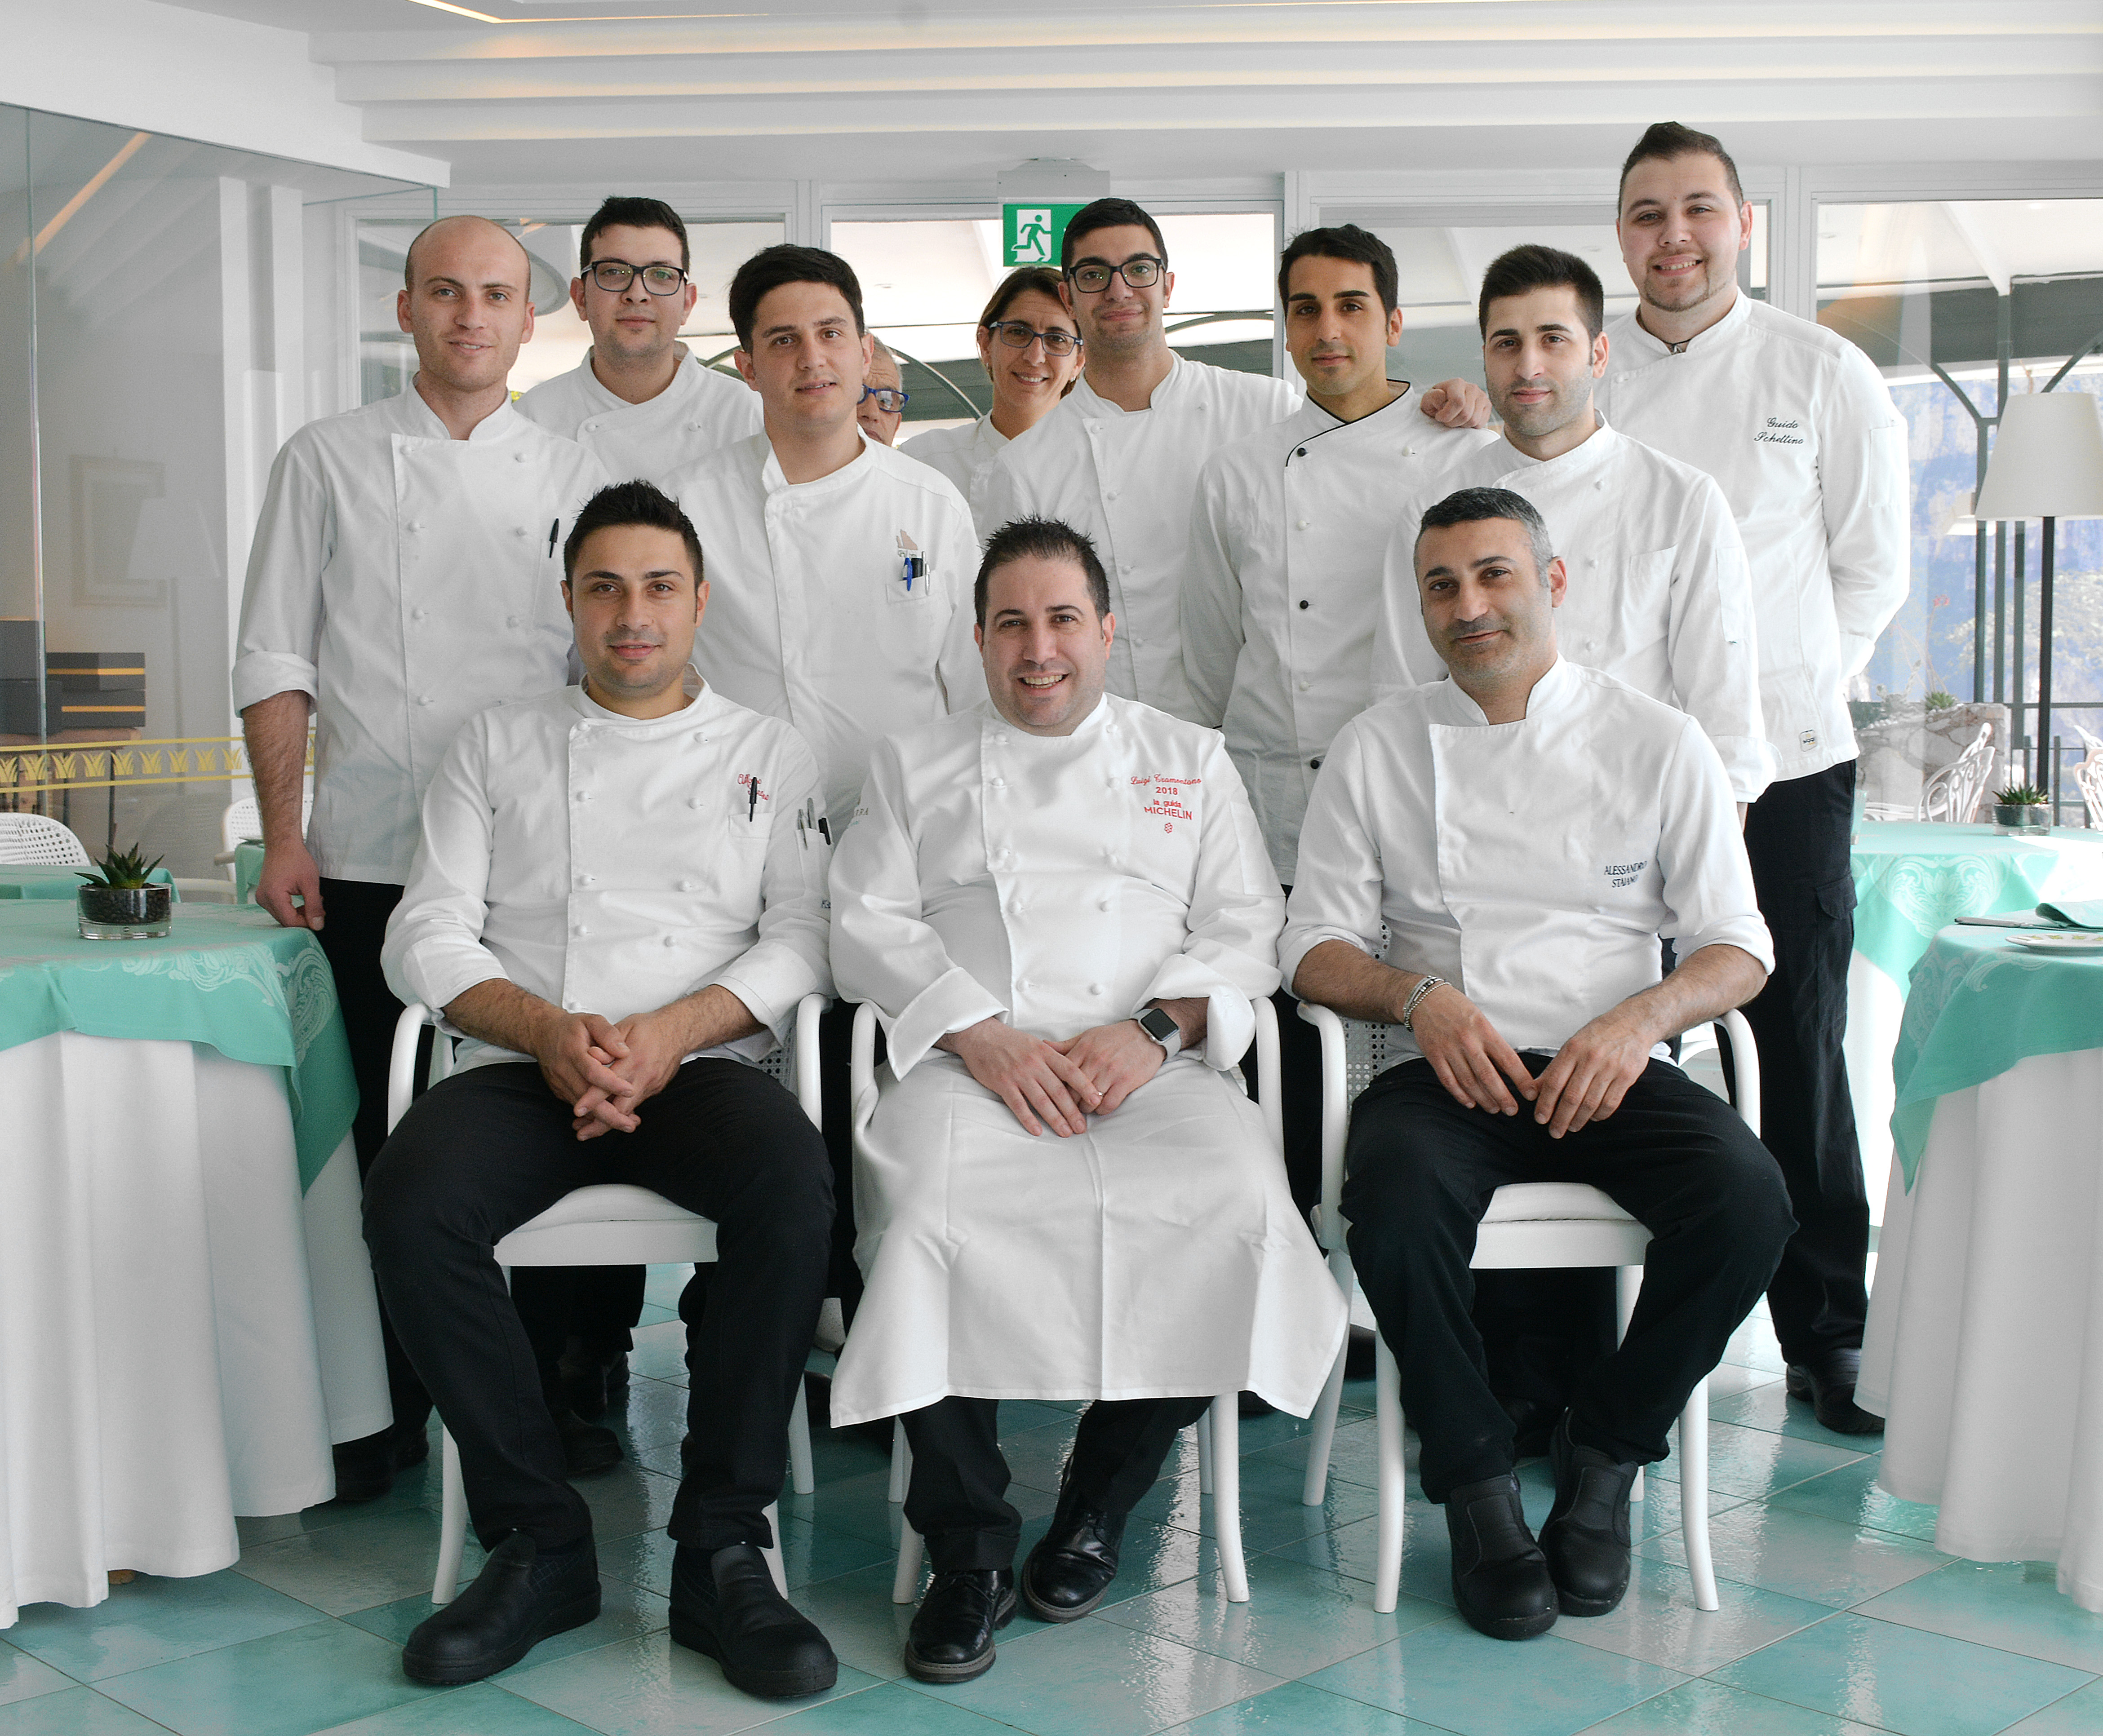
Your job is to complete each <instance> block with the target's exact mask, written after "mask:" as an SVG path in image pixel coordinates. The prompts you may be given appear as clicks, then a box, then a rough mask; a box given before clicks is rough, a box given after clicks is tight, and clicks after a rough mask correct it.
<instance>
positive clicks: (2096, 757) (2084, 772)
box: [2069, 719, 2103, 832]
mask: <svg viewBox="0 0 2103 1736" xmlns="http://www.w3.org/2000/svg"><path fill="white" fill-rule="evenodd" d="M2069 721H2072V720H2071V719H2070V720H2069ZM2073 727H2074V734H2075V735H2079V737H2080V738H2081V740H2082V744H2083V746H2084V747H2086V748H2087V750H2088V751H2087V753H2086V754H2084V755H2083V757H2082V758H2081V759H2080V760H2079V761H2078V762H2077V763H2076V764H2075V766H2074V788H2076V789H2078V790H2079V791H2080V792H2081V805H2082V806H2083V807H2084V808H2086V809H2087V810H2088V824H2089V828H2090V829H2091V830H2092V831H2099V832H2103V739H2098V738H2097V737H2096V736H2094V735H2090V734H2089V732H2088V731H2087V730H2084V729H2083V728H2082V726H2080V725H2079V724H2078V723H2076V724H2074V726H2073Z"/></svg>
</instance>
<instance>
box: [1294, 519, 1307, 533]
mask: <svg viewBox="0 0 2103 1736" xmlns="http://www.w3.org/2000/svg"><path fill="white" fill-rule="evenodd" d="M1292 528H1293V529H1294V530H1296V531H1304V530H1305V529H1306V528H1307V521H1306V520H1305V519H1304V518H1301V519H1298V520H1296V521H1295V522H1294V524H1293V526H1292Z"/></svg>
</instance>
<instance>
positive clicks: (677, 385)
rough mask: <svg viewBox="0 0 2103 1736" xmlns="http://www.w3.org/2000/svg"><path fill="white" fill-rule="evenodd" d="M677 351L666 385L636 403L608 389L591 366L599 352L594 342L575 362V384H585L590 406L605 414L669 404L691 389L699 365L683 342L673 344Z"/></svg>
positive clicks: (583, 385)
mask: <svg viewBox="0 0 2103 1736" xmlns="http://www.w3.org/2000/svg"><path fill="white" fill-rule="evenodd" d="M675 347H676V348H677V349H678V352H679V365H678V366H677V367H675V368H674V369H673V370H672V377H671V379H670V380H669V381H668V382H667V383H666V384H665V389H664V390H663V391H662V392H660V393H658V394H657V396H656V397H646V398H645V399H643V401H642V402H641V403H639V404H631V403H629V402H628V400H627V399H626V398H625V397H621V396H620V394H619V393H616V392H611V391H609V390H608V389H607V384H606V382H605V381H604V380H601V379H600V378H599V377H598V374H597V373H596V372H595V371H594V370H593V367H592V357H594V355H596V354H597V353H598V345H597V344H594V345H593V346H592V347H591V348H590V349H588V350H586V351H585V359H584V360H583V361H582V362H579V363H578V364H577V370H576V373H577V384H579V385H580V386H582V387H583V388H584V390H585V397H587V398H589V400H590V401H591V404H592V407H593V408H594V409H595V410H597V411H601V412H602V413H606V414H618V413H619V412H620V411H624V410H647V409H649V408H650V407H651V406H652V405H659V404H669V403H672V402H674V401H676V400H677V399H678V398H681V397H685V396H686V395H687V393H689V392H691V390H692V389H693V387H694V380H693V370H694V369H695V368H697V367H699V366H700V361H699V360H698V358H696V356H695V354H694V353H693V352H692V351H691V350H690V349H687V346H686V345H685V344H678V345H676V346H675Z"/></svg>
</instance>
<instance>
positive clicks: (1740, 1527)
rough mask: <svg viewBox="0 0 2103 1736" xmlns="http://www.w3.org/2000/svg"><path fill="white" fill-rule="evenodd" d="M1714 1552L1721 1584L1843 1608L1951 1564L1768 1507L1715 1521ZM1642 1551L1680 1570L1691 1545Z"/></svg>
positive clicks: (1898, 1540) (1890, 1536) (1882, 1536)
mask: <svg viewBox="0 0 2103 1736" xmlns="http://www.w3.org/2000/svg"><path fill="white" fill-rule="evenodd" d="M1709 1547H1710V1552H1711V1554H1712V1555H1713V1556H1714V1559H1715V1563H1716V1574H1717V1577H1718V1578H1719V1579H1732V1580H1736V1582H1737V1583H1739V1584H1741V1585H1756V1586H1758V1587H1760V1588H1761V1589H1762V1590H1763V1591H1768V1592H1781V1594H1782V1595H1783V1596H1785V1597H1803V1598H1807V1599H1809V1600H1810V1601H1812V1602H1813V1603H1821V1604H1825V1605H1829V1606H1830V1607H1831V1608H1833V1609H1849V1608H1851V1607H1852V1606H1853V1605H1856V1604H1858V1603H1860V1602H1861V1601H1862V1600H1863V1599H1864V1598H1865V1597H1874V1596H1876V1595H1877V1594H1878V1592H1888V1591H1889V1590H1891V1589H1892V1587H1893V1586H1896V1585H1903V1584H1904V1583H1905V1582H1906V1581H1907V1580H1909V1579H1918V1578H1919V1577H1920V1576H1921V1575H1922V1574H1931V1573H1933V1572H1934V1571H1935V1570H1936V1568H1937V1567H1939V1566H1941V1565H1942V1564H1943V1563H1944V1562H1945V1561H1948V1560H1949V1559H1950V1558H1949V1556H1945V1555H1942V1554H1940V1553H1938V1552H1936V1550H1934V1549H1932V1548H1931V1547H1929V1546H1928V1545H1927V1544H1926V1543H1917V1542H1915V1541H1914V1539H1913V1538H1910V1537H1900V1536H1897V1535H1896V1534H1894V1533H1892V1532H1889V1531H1865V1530H1859V1529H1857V1528H1856V1527H1854V1526H1852V1525H1841V1524H1838V1523H1837V1522H1836V1521H1833V1520H1830V1519H1821V1518H1818V1517H1817V1516H1815V1515H1813V1514H1810V1513H1798V1512H1791V1511H1790V1510H1789V1509H1788V1508H1786V1507H1775V1506H1772V1505H1771V1504H1769V1503H1765V1502H1758V1503H1752V1504H1750V1505H1747V1506H1745V1507H1734V1508H1732V1511H1731V1512H1727V1513H1725V1514H1723V1515H1722V1516H1719V1517H1718V1518H1715V1519H1712V1520H1711V1521H1710V1523H1709ZM1638 1553H1639V1554H1642V1555H1645V1556H1649V1557H1650V1558H1651V1559H1652V1560H1653V1561H1672V1562H1674V1563H1676V1564H1678V1565H1681V1566H1684V1565H1686V1561H1687V1546H1686V1543H1685V1540H1684V1539H1683V1538H1681V1537H1680V1536H1679V1535H1678V1533H1676V1532H1675V1533H1673V1534H1670V1535H1668V1536H1664V1537H1656V1538H1651V1539H1650V1540H1649V1541H1648V1542H1647V1543H1642V1544H1639V1545H1638Z"/></svg>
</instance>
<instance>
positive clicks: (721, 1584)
mask: <svg viewBox="0 0 2103 1736" xmlns="http://www.w3.org/2000/svg"><path fill="white" fill-rule="evenodd" d="M671 1626H672V1637H673V1638H674V1640H676V1641H678V1642H679V1644H680V1645H684V1646H688V1647H691V1649H693V1650H695V1651H697V1652H700V1653H701V1654H703V1655H704V1656H705V1657H709V1658H714V1659H715V1661H716V1662H717V1663H719V1664H721V1665H722V1672H723V1680H724V1681H727V1682H728V1683H729V1684H730V1685H731V1687H733V1688H742V1689H744V1690H745V1692H746V1693H747V1694H756V1695H757V1696H758V1698H761V1699H763V1700H794V1699H798V1698H801V1697H802V1696H803V1695H804V1694H823V1693H824V1692H825V1690H826V1689H828V1688H829V1687H831V1686H832V1685H833V1684H834V1682H835V1681H838V1678H839V1673H840V1663H839V1659H838V1658H835V1657H834V1655H833V1648H832V1646H831V1645H829V1643H828V1642H827V1641H826V1639H825V1636H824V1635H823V1634H821V1633H820V1632H818V1630H817V1628H816V1627H815V1626H814V1625H812V1623H811V1622H810V1621H808V1620H807V1618H805V1617H804V1616H803V1615H802V1614H799V1613H798V1610H797V1609H796V1606H795V1605H794V1604H792V1603H790V1602H789V1600H788V1599H787V1598H785V1597H784V1596H782V1595H781V1594H780V1592H777V1591H776V1590H775V1589H774V1575H773V1574H771V1573H769V1572H768V1571H767V1557H766V1556H764V1555H763V1554H762V1553H761V1552H760V1551H759V1548H758V1545H757V1544H754V1543H733V1544H731V1546H730V1547H729V1548H727V1549H718V1550H717V1551H716V1552H715V1553H714V1555H709V1554H706V1553H705V1552H702V1551H701V1550H699V1549H690V1548H688V1547H687V1546H686V1545H685V1544H684V1543H682V1544H681V1545H680V1546H679V1547H678V1550H677V1551H676V1552H674V1555H673V1557H672V1617H671Z"/></svg>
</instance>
